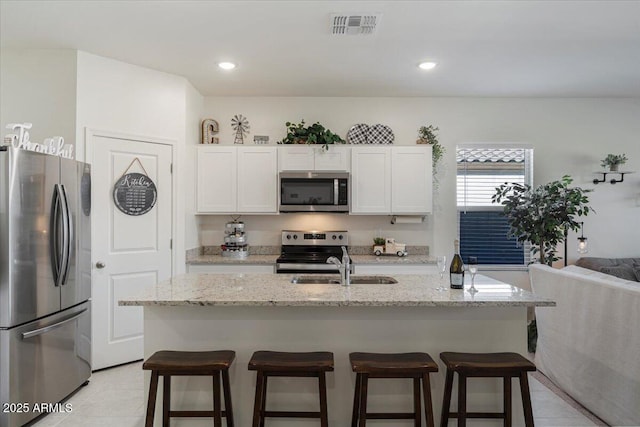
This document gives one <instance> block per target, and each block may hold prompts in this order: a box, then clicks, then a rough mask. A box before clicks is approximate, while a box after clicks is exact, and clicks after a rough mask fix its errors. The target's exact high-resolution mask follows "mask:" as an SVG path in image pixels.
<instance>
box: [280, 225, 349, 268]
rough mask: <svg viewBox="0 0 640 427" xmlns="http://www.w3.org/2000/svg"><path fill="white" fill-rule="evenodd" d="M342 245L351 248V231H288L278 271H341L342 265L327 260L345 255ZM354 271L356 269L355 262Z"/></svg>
mask: <svg viewBox="0 0 640 427" xmlns="http://www.w3.org/2000/svg"><path fill="white" fill-rule="evenodd" d="M342 246H344V247H346V248H347V250H348V249H349V233H348V232H347V231H286V230H285V231H283V232H282V250H281V252H280V257H279V258H278V259H277V260H276V273H315V274H318V273H338V267H337V266H336V265H334V264H327V259H328V258H329V257H331V256H334V257H336V258H338V259H340V258H342ZM351 270H352V272H353V263H352V264H351Z"/></svg>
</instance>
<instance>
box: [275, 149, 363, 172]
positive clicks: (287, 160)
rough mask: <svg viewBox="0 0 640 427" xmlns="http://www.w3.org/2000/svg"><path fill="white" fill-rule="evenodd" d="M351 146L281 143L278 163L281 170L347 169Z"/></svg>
mask: <svg viewBox="0 0 640 427" xmlns="http://www.w3.org/2000/svg"><path fill="white" fill-rule="evenodd" d="M350 148H351V147H347V146H342V145H330V146H329V149H328V150H325V149H323V148H322V145H281V146H280V147H278V165H279V167H280V170H281V171H312V170H316V171H349V165H350V152H351V150H350Z"/></svg>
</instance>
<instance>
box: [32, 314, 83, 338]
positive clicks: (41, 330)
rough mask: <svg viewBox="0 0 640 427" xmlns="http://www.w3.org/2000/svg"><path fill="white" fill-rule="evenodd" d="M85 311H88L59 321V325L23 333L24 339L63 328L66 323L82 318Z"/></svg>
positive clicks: (55, 324)
mask: <svg viewBox="0 0 640 427" xmlns="http://www.w3.org/2000/svg"><path fill="white" fill-rule="evenodd" d="M85 311H87V309H86V308H85V309H83V310H82V311H81V312H79V313H76V314H74V315H73V316H71V317H67V318H66V319H63V320H61V321H59V322H57V323H54V324H53V325H49V326H45V327H44V328H40V329H36V330H34V331H29V332H23V333H22V339H23V340H26V339H28V338H33V337H35V336H38V335H42V334H44V333H46V332H49V331H50V330H52V329H55V328H59V327H60V326H63V325H64V324H65V323H69V322H71V321H72V320H75V319H77V318H78V317H80V316H82V315H83V314H84V312H85Z"/></svg>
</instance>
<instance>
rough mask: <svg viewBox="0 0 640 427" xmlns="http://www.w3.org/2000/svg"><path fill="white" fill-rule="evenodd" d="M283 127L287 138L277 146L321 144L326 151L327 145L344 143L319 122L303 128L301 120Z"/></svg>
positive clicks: (303, 124)
mask: <svg viewBox="0 0 640 427" xmlns="http://www.w3.org/2000/svg"><path fill="white" fill-rule="evenodd" d="M285 126H287V136H285V137H284V138H283V139H282V141H279V142H278V144H322V148H324V149H325V150H328V149H329V144H338V143H339V144H344V143H345V140H344V139H342V138H340V137H339V136H338V135H336V134H335V133H333V132H331V131H330V130H329V129H325V127H324V126H322V125H321V124H320V123H319V122H316V123H314V124H312V125H311V126H305V122H304V119H303V120H301V121H300V123H297V124H296V123H291V122H286V123H285Z"/></svg>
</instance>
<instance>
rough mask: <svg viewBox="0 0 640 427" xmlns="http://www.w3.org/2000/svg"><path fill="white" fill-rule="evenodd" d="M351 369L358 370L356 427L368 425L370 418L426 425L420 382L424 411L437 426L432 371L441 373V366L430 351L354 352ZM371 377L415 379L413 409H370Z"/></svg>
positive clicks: (353, 420)
mask: <svg viewBox="0 0 640 427" xmlns="http://www.w3.org/2000/svg"><path fill="white" fill-rule="evenodd" d="M349 361H350V362H351V369H352V370H353V372H355V373H356V388H355V393H354V396H353V413H352V417H351V426H352V427H358V426H359V427H365V426H366V423H367V420H368V419H378V420H379V419H387V420H392V419H412V420H414V426H416V427H420V426H421V425H422V411H421V408H420V405H421V403H420V382H421V381H422V388H423V391H424V413H425V418H426V421H427V426H428V427H433V407H432V404H431V384H430V381H429V373H430V372H438V365H437V363H436V362H434V361H433V359H432V358H431V356H429V355H428V354H427V353H392V354H389V353H351V354H349ZM370 378H409V379H413V412H394V413H390V412H384V413H377V412H367V391H368V382H369V379H370Z"/></svg>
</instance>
